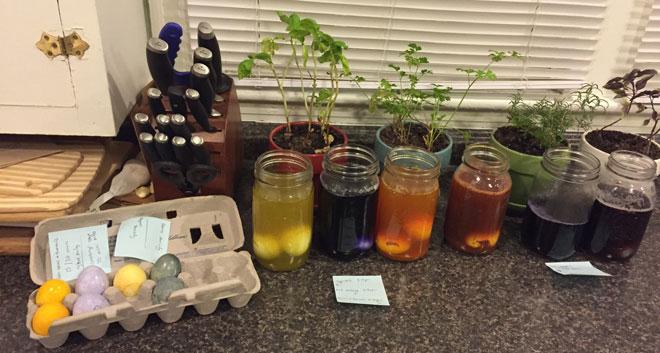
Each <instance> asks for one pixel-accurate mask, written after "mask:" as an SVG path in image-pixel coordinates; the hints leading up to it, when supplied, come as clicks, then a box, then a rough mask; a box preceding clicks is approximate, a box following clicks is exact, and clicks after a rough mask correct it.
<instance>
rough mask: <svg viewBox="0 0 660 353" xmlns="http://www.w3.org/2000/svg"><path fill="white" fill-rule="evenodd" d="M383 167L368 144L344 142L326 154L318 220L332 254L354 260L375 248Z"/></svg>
mask: <svg viewBox="0 0 660 353" xmlns="http://www.w3.org/2000/svg"><path fill="white" fill-rule="evenodd" d="M379 169H380V168H379V165H378V159H377V158H376V154H375V153H374V152H373V151H372V150H370V149H369V148H366V147H362V146H358V145H351V144H349V145H340V146H336V147H333V148H331V149H330V150H328V152H327V153H326V154H325V156H324V158H323V172H321V177H320V179H321V186H322V187H321V193H320V195H319V216H318V222H319V232H320V234H321V237H320V240H321V246H322V248H323V249H324V250H325V251H326V252H327V253H328V254H329V255H330V256H333V257H335V258H339V259H344V260H350V259H353V258H356V257H358V256H361V255H364V254H366V253H367V251H368V250H369V249H371V247H372V245H373V243H374V223H375V221H376V220H375V218H376V202H375V201H376V191H377V190H378V184H379V181H378V171H379Z"/></svg>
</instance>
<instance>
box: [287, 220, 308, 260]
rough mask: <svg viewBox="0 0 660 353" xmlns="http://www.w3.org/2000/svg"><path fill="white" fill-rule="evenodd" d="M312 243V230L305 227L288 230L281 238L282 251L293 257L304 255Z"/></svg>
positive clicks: (300, 226) (299, 226)
mask: <svg viewBox="0 0 660 353" xmlns="http://www.w3.org/2000/svg"><path fill="white" fill-rule="evenodd" d="M311 242H312V229H311V228H310V227H305V226H303V225H298V226H294V227H291V228H289V229H287V230H286V231H285V232H284V234H282V235H281V238H280V244H281V245H282V249H284V251H285V252H286V253H287V254H289V255H291V256H301V255H303V254H304V253H305V252H306V251H307V250H308V249H309V244H310V243H311Z"/></svg>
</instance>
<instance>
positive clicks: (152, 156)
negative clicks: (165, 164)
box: [138, 132, 160, 163]
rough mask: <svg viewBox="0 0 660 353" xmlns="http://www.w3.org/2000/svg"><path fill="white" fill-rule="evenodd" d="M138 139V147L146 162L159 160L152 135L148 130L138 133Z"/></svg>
mask: <svg viewBox="0 0 660 353" xmlns="http://www.w3.org/2000/svg"><path fill="white" fill-rule="evenodd" d="M138 140H139V141H140V149H141V150H142V153H143V154H144V157H145V159H146V162H148V163H154V162H158V161H160V156H159V155H158V152H157V151H156V147H155V146H154V135H152V134H150V133H148V132H142V133H140V136H139V137H138Z"/></svg>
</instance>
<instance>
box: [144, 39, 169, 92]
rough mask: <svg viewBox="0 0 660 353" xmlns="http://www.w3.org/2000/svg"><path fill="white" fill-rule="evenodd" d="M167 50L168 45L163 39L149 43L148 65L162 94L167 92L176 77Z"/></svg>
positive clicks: (151, 40)
mask: <svg viewBox="0 0 660 353" xmlns="http://www.w3.org/2000/svg"><path fill="white" fill-rule="evenodd" d="M167 50H168V45H167V43H166V42H165V41H164V40H162V39H158V38H150V39H149V41H148V42H147V65H148V66H149V72H150V73H151V77H152V78H153V79H154V81H155V82H156V86H157V87H158V88H159V89H160V90H161V92H167V88H168V87H170V85H171V84H172V79H173V76H174V70H173V68H172V63H171V62H170V59H169V58H168V57H167Z"/></svg>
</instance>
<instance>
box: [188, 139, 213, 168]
mask: <svg viewBox="0 0 660 353" xmlns="http://www.w3.org/2000/svg"><path fill="white" fill-rule="evenodd" d="M190 148H191V149H192V152H193V156H194V157H195V162H196V163H198V164H204V165H211V154H210V153H209V151H208V150H207V149H206V146H205V145H204V139H203V138H202V137H201V136H193V137H191V138H190Z"/></svg>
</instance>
